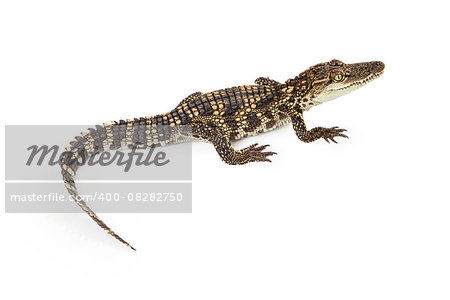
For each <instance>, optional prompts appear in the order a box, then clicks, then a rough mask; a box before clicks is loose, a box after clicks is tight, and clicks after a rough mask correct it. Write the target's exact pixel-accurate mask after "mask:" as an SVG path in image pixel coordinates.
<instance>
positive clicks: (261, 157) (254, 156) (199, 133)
mask: <svg viewBox="0 0 450 300" xmlns="http://www.w3.org/2000/svg"><path fill="white" fill-rule="evenodd" d="M190 125H191V126H192V128H191V129H192V136H193V137H194V138H197V139H200V140H203V141H207V142H209V143H211V144H213V146H214V148H215V149H216V151H217V153H218V154H219V156H220V159H221V160H223V161H224V162H225V163H227V164H229V165H243V164H246V163H249V162H254V161H267V162H271V161H270V159H268V158H267V157H268V156H271V155H274V154H276V153H275V152H263V150H264V149H266V148H267V147H268V146H269V145H263V146H258V144H253V145H251V146H248V147H246V148H244V149H241V150H234V148H233V146H232V145H231V141H230V139H229V138H228V137H227V136H226V135H225V134H224V133H223V132H221V131H220V130H219V129H217V128H214V127H213V126H211V125H208V124H204V123H201V122H195V123H192V124H190Z"/></svg>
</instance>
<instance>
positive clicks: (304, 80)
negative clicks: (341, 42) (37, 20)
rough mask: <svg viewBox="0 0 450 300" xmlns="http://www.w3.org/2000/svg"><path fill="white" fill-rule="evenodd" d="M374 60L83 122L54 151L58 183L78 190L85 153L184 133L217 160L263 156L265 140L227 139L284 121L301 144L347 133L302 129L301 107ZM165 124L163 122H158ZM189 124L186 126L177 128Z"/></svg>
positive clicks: (376, 68)
mask: <svg viewBox="0 0 450 300" xmlns="http://www.w3.org/2000/svg"><path fill="white" fill-rule="evenodd" d="M383 70H384V64H383V63H382V62H368V63H357V64H344V63H343V62H341V61H338V60H332V61H330V62H327V63H321V64H317V65H314V66H312V67H311V68H309V69H308V70H306V71H304V72H302V73H300V74H299V75H298V76H296V77H295V78H293V79H288V80H287V81H286V82H285V83H279V82H277V81H275V80H272V79H269V78H263V77H260V78H258V79H256V81H255V83H256V85H243V86H238V87H232V88H227V89H223V90H218V91H213V92H209V93H200V92H197V93H194V94H192V95H190V96H188V97H186V98H185V99H184V100H183V101H181V102H180V104H178V106H177V107H176V108H175V109H174V110H172V111H170V112H168V113H165V114H160V115H156V116H153V117H145V118H139V119H134V120H127V121H123V120H121V121H120V122H113V123H112V124H104V125H103V126H96V128H95V129H93V128H91V129H90V130H89V132H86V133H83V134H82V136H80V137H76V138H75V139H76V141H73V142H71V145H70V146H69V147H67V148H66V150H67V151H66V152H65V153H64V155H63V156H62V157H61V168H62V171H61V172H62V176H63V179H64V183H65V185H66V187H67V190H68V191H69V193H70V194H71V195H73V196H77V195H78V191H77V188H76V186H75V174H76V171H77V169H78V168H79V167H80V166H81V165H82V164H83V162H85V161H86V160H87V159H88V158H89V157H90V156H92V155H95V154H96V153H99V152H102V151H109V150H115V149H120V148H130V147H131V148H133V147H136V148H147V147H150V146H154V145H156V146H164V145H167V144H173V143H179V142H183V141H185V140H186V138H187V137H188V136H192V137H193V138H194V139H197V140H201V141H206V142H208V143H211V144H212V145H213V146H214V148H215V149H216V151H217V153H218V154H219V156H220V158H221V159H222V160H223V161H224V162H225V163H227V164H230V165H242V164H246V163H249V162H255V161H267V162H270V160H269V158H268V157H269V156H272V155H274V154H276V153H275V152H270V151H264V150H265V149H266V148H267V147H268V145H264V146H258V145H257V144H253V145H251V146H249V147H246V148H244V149H241V150H235V149H234V148H233V146H232V141H235V140H238V139H241V138H244V137H247V136H251V135H256V134H259V133H261V132H265V131H269V130H272V129H275V128H277V127H279V126H282V125H284V124H287V123H289V122H291V123H292V125H293V128H294V131H295V133H296V135H297V137H298V138H299V139H300V140H301V141H303V142H306V143H309V142H313V141H315V140H318V139H321V138H323V139H324V140H325V141H327V142H329V141H330V140H331V141H332V142H334V143H337V142H336V140H335V138H336V137H344V138H347V136H346V135H345V134H344V133H343V132H344V131H346V130H345V129H340V128H338V127H337V126H335V127H331V128H325V127H316V128H312V129H310V130H308V129H307V127H306V125H305V122H304V120H303V112H304V111H307V110H309V109H310V108H311V107H312V106H316V105H319V104H321V103H323V102H326V101H329V100H332V99H334V98H336V97H339V96H341V95H343V94H346V93H348V92H350V91H352V90H354V89H356V88H358V87H360V86H362V85H364V84H366V83H367V82H369V81H371V80H373V79H375V78H377V77H379V76H380V75H381V74H382V73H383ZM159 125H167V126H159ZM187 127H189V128H190V130H184V129H183V128H187ZM76 203H77V204H78V205H79V206H80V207H81V208H82V209H83V210H84V211H85V212H86V213H87V214H88V215H89V216H90V217H91V218H92V219H93V220H94V221H95V222H96V223H97V224H98V225H99V226H100V227H101V228H103V229H104V230H105V231H106V232H107V233H109V234H111V235H112V236H114V237H115V238H116V239H118V240H119V241H121V242H122V243H124V244H125V245H127V246H129V247H130V248H131V249H133V250H134V248H133V247H132V246H131V245H130V244H128V243H127V242H126V241H124V240H123V239H122V238H121V237H120V236H118V235H117V234H116V233H114V232H113V231H112V230H111V229H110V228H109V227H108V226H107V225H106V224H105V223H103V221H101V220H100V219H99V218H98V217H97V215H96V214H95V213H94V212H93V211H92V210H91V209H90V208H89V207H88V206H87V205H86V203H85V202H84V201H82V200H76Z"/></svg>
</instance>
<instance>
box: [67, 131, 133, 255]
mask: <svg viewBox="0 0 450 300" xmlns="http://www.w3.org/2000/svg"><path fill="white" fill-rule="evenodd" d="M100 128H101V129H102V130H99V129H100ZM105 128H106V126H105V127H101V126H97V130H96V129H90V132H89V133H83V136H82V137H80V136H78V137H76V138H75V139H76V141H73V142H71V143H70V146H68V147H67V148H66V151H65V152H64V153H63V154H62V155H61V157H60V165H61V174H62V177H63V180H64V184H65V186H66V188H67V191H68V192H69V194H70V195H71V196H73V197H72V198H73V200H74V201H75V203H76V204H78V206H79V207H81V209H82V210H83V211H85V212H86V213H87V214H88V215H89V217H91V219H92V220H94V221H95V223H97V224H98V225H99V226H100V227H101V228H103V230H105V231H106V232H107V233H109V234H110V235H112V236H113V237H114V238H116V239H117V240H119V241H120V242H122V243H123V244H125V245H126V246H128V247H130V248H131V249H133V250H136V249H135V248H133V247H132V246H131V245H130V244H129V243H128V242H126V241H125V240H124V239H122V238H121V237H120V236H119V235H117V234H116V233H115V232H114V231H112V230H111V229H110V228H109V227H108V226H107V225H106V224H105V223H104V222H103V221H102V220H101V219H100V218H99V217H98V216H97V215H96V214H95V213H94V212H93V211H92V209H90V208H89V206H88V205H87V204H86V202H85V201H83V200H82V198H81V197H79V193H78V190H77V187H76V185H75V175H76V172H77V170H78V168H79V167H80V166H82V165H83V164H84V163H85V162H86V161H87V160H88V158H89V157H90V156H91V155H93V154H96V153H98V152H101V151H104V149H99V148H98V147H96V146H95V145H96V144H97V145H98V143H99V142H101V141H100V140H99V138H98V137H99V136H100V135H101V133H103V132H104V131H105Z"/></svg>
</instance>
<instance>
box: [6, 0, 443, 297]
mask: <svg viewBox="0 0 450 300" xmlns="http://www.w3.org/2000/svg"><path fill="white" fill-rule="evenodd" d="M419 3H420V4H419ZM444 3H445V2H444V1H426V2H423V1H420V2H416V1H404V2H402V1H371V2H364V1H255V2H243V1H226V2H221V3H218V2H212V1H172V2H168V1H167V2H163V1H158V2H156V1H155V2H149V1H1V6H0V33H1V35H0V97H1V99H0V101H1V105H2V107H1V121H2V125H5V124H92V123H103V122H105V121H106V122H108V121H111V120H117V119H120V118H131V117H140V116H145V115H152V114H156V113H162V112H166V111H168V110H170V109H172V108H173V107H175V105H176V104H177V103H178V102H179V101H180V100H181V99H182V98H184V97H185V96H187V95H189V94H191V93H193V92H196V91H202V92H207V91H210V90H215V89H220V88H224V87H230V86H235V85H242V84H252V83H253V80H254V79H256V78H257V77H259V76H270V77H271V78H273V79H276V80H280V81H285V80H286V79H288V78H290V77H291V78H292V77H294V76H295V75H297V74H298V73H300V72H301V71H303V70H305V69H306V68H308V67H309V66H311V65H313V64H316V63H319V62H324V61H329V60H331V59H333V58H337V59H340V60H343V61H344V62H347V63H353V62H360V61H370V60H382V61H383V62H384V63H385V64H386V70H385V74H384V75H383V76H382V77H381V78H379V79H377V80H376V81H374V82H372V83H370V84H369V85H367V86H365V87H363V88H361V89H359V90H358V91H356V92H353V93H351V94H349V95H346V96H344V97H342V98H339V99H337V100H335V101H332V102H330V103H326V104H323V105H321V106H318V107H315V108H313V109H311V111H309V112H307V113H305V119H306V122H307V124H308V127H309V128H312V127H314V126H326V127H329V126H336V125H337V126H340V127H342V128H346V129H348V135H349V136H350V139H349V140H346V139H340V140H339V142H340V143H339V144H338V145H334V144H327V143H326V142H325V141H323V140H322V141H317V142H315V143H311V144H304V143H302V142H300V141H299V140H298V139H297V137H296V136H295V134H294V132H293V130H292V129H291V128H290V126H286V127H285V128H282V129H280V130H277V131H274V132H271V133H268V134H264V135H260V136H257V137H254V138H250V139H247V140H243V141H241V142H239V143H237V145H236V147H237V148H241V147H244V146H246V145H249V144H251V143H255V142H258V143H262V144H270V145H271V147H270V148H271V150H273V151H275V152H278V156H276V157H274V158H273V163H272V164H268V163H254V164H250V165H245V166H228V165H225V164H224V163H223V162H221V161H220V160H219V158H218V155H217V154H216V152H215V151H214V149H213V147H212V146H211V145H208V144H203V143H198V144H195V145H194V146H193V165H194V168H193V197H194V203H193V213H192V214H132V215H131V214H130V215H127V214H102V215H101V217H102V218H103V220H104V221H105V222H106V223H107V224H109V225H110V226H111V227H112V228H113V229H114V230H116V232H118V233H119V234H120V235H122V236H123V237H124V238H125V239H126V240H128V241H130V242H131V243H132V244H133V245H134V246H135V247H136V248H137V249H138V251H137V252H133V251H130V250H129V249H127V248H126V247H124V246H123V245H121V244H120V243H118V242H117V241H115V240H114V239H113V238H111V237H110V236H108V235H107V234H105V233H104V232H103V230H100V229H99V228H97V225H96V224H95V223H94V222H92V221H91V220H90V219H89V218H88V217H86V216H85V215H84V214H48V215H46V214H39V215H38V214H36V215H33V214H5V213H4V212H2V213H1V214H0V237H1V242H0V243H1V249H0V257H1V266H0V272H1V275H2V277H3V278H2V279H1V281H0V286H1V289H0V296H1V298H3V299H25V298H30V297H34V298H36V297H37V298H45V299H61V298H65V299H93V298H94V297H97V298H98V299H118V298H121V299H346V300H348V299H449V297H450V288H449V280H450V254H449V253H450V239H449V234H450V204H449V200H450V199H449V192H448V183H449V180H448V179H449V168H450V163H449V156H448V153H449V150H450V149H449V148H450V147H449V142H448V137H449V131H448V129H449V121H448V115H449V111H450V105H449V100H450V99H449V96H448V80H449V74H450V69H449V58H448V53H449V52H450V51H449V50H450V49H449V46H448V44H447V43H448V29H449V21H448V9H447V8H445V7H444V5H445V4H444ZM1 140H2V143H3V140H4V132H3V130H2V132H1ZM1 151H2V153H3V151H4V147H3V146H2V147H1ZM3 166H4V162H3V161H2V168H3ZM1 173H2V175H1V176H2V178H3V179H4V172H1ZM1 188H2V191H1V195H4V194H3V186H2V187H1ZM2 198H3V197H2ZM2 200H3V199H2ZM3 201H4V200H3ZM2 205H3V204H2ZM4 296H6V298H5V297H4Z"/></svg>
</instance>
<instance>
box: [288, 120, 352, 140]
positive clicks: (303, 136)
mask: <svg viewBox="0 0 450 300" xmlns="http://www.w3.org/2000/svg"><path fill="white" fill-rule="evenodd" d="M291 120H292V125H293V127H294V130H295V133H296V134H297V137H298V138H299V139H300V140H301V141H303V142H305V143H310V142H314V141H315V140H318V139H320V138H323V139H324V140H325V141H326V142H327V143H329V142H330V141H329V140H331V141H333V142H334V143H336V144H337V142H336V141H335V140H334V138H335V137H338V136H340V137H344V138H348V136H346V135H345V134H343V132H344V131H347V130H345V129H342V128H339V127H337V126H335V127H331V128H325V127H315V128H313V129H311V130H307V129H306V124H305V121H304V120H303V116H302V114H301V113H296V114H295V115H294V116H291Z"/></svg>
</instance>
